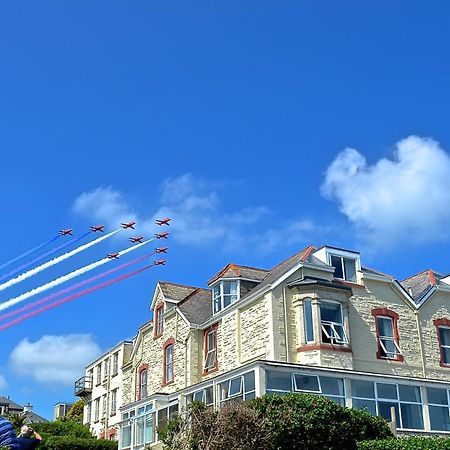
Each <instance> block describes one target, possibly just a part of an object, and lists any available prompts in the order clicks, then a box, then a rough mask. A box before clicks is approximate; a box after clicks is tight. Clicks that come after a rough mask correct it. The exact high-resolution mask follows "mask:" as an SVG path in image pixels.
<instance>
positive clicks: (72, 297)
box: [0, 264, 155, 331]
mask: <svg viewBox="0 0 450 450" xmlns="http://www.w3.org/2000/svg"><path fill="white" fill-rule="evenodd" d="M154 266H155V265H154V264H150V265H149V266H145V267H142V268H141V269H138V270H135V271H133V272H129V273H126V274H124V275H121V276H120V277H117V278H113V279H112V280H109V281H105V282H103V283H100V284H97V285H96V286H93V287H91V288H89V289H85V290H84V291H81V292H77V293H76V294H72V295H69V296H67V297H64V298H62V299H61V300H58V301H57V302H53V303H50V305H45V306H42V307H41V308H38V309H36V310H34V311H31V312H29V313H27V314H24V315H23V316H20V317H18V318H17V319H14V320H11V321H10V322H6V323H5V324H4V325H1V326H0V331H3V330H6V329H7V328H10V327H12V326H13V325H16V324H18V323H20V322H23V321H24V320H27V319H31V318H32V317H35V316H37V315H39V314H41V313H43V312H45V311H48V310H49V309H53V308H56V307H57V306H60V305H62V304H64V303H67V302H70V301H72V300H75V299H77V298H79V297H82V296H83V295H87V294H90V293H91V292H95V291H97V290H99V289H103V288H105V287H108V286H111V285H112V284H115V283H118V282H119V281H123V280H126V279H127V278H130V277H133V276H135V275H137V274H138V273H141V272H143V271H144V270H147V269H150V267H154Z"/></svg>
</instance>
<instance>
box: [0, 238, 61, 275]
mask: <svg viewBox="0 0 450 450" xmlns="http://www.w3.org/2000/svg"><path fill="white" fill-rule="evenodd" d="M60 237H61V236H60V235H59V234H58V236H55V237H54V238H51V239H49V240H48V241H46V242H43V243H42V244H39V245H37V246H36V247H33V248H32V249H30V250H27V251H26V252H24V253H21V254H20V255H19V256H16V257H15V258H13V259H10V260H9V261H6V262H5V263H3V264H2V265H0V270H2V269H4V268H5V267H8V266H10V265H11V264H12V263H15V262H16V261H19V259H22V258H25V256H28V255H29V254H31V253H34V252H37V251H38V250H40V249H41V248H42V247H45V246H47V245H49V244H51V243H52V242H54V241H56V239H58V238H60Z"/></svg>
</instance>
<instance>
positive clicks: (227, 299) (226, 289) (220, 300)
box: [213, 280, 239, 314]
mask: <svg viewBox="0 0 450 450" xmlns="http://www.w3.org/2000/svg"><path fill="white" fill-rule="evenodd" d="M238 288H239V282H238V281H237V280H227V281H225V280H224V281H220V282H219V283H217V284H216V285H215V286H214V287H213V311H214V314H215V313H218V312H219V311H221V310H222V309H224V308H226V307H228V306H230V305H231V304H232V303H234V302H236V301H237V300H238V299H239V295H238V293H239V289H238Z"/></svg>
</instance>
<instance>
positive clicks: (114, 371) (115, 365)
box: [112, 352, 119, 376]
mask: <svg viewBox="0 0 450 450" xmlns="http://www.w3.org/2000/svg"><path fill="white" fill-rule="evenodd" d="M118 372H119V352H115V353H114V354H113V367H112V375H113V376H114V375H117V374H118Z"/></svg>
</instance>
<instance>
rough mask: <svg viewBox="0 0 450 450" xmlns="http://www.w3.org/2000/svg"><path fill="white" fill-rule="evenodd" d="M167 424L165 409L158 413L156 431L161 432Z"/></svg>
mask: <svg viewBox="0 0 450 450" xmlns="http://www.w3.org/2000/svg"><path fill="white" fill-rule="evenodd" d="M166 423H167V408H164V409H160V410H159V411H158V430H162V429H163V428H164V427H165V426H166Z"/></svg>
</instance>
